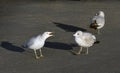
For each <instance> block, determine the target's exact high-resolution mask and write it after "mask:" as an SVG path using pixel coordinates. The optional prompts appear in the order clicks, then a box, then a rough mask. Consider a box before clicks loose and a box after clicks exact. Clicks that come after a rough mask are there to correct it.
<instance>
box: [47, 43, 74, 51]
mask: <svg viewBox="0 0 120 73" xmlns="http://www.w3.org/2000/svg"><path fill="white" fill-rule="evenodd" d="M45 47H48V48H53V49H61V50H71V49H72V45H69V44H65V43H60V42H46V43H45Z"/></svg>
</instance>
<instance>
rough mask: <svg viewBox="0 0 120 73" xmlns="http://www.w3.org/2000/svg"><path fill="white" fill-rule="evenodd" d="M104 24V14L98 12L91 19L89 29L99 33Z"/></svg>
mask: <svg viewBox="0 0 120 73" xmlns="http://www.w3.org/2000/svg"><path fill="white" fill-rule="evenodd" d="M104 24H105V14H104V12H103V11H99V12H98V13H96V15H95V16H94V17H93V18H92V22H91V24H90V28H93V29H95V30H97V33H98V34H99V33H100V29H101V28H103V26H104Z"/></svg>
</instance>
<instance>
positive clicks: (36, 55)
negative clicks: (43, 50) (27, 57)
mask: <svg viewBox="0 0 120 73" xmlns="http://www.w3.org/2000/svg"><path fill="white" fill-rule="evenodd" d="M34 53H35V58H36V59H39V57H38V56H37V52H36V50H35V49H34Z"/></svg>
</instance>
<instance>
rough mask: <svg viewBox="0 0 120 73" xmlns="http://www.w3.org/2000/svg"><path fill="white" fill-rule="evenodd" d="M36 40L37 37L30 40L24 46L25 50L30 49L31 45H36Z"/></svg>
mask: <svg viewBox="0 0 120 73" xmlns="http://www.w3.org/2000/svg"><path fill="white" fill-rule="evenodd" d="M35 39H36V37H33V38H31V39H30V40H28V41H26V42H25V43H24V45H23V46H24V47H25V48H29V47H30V46H31V45H33V44H34V42H35Z"/></svg>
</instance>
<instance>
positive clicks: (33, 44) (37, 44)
mask: <svg viewBox="0 0 120 73" xmlns="http://www.w3.org/2000/svg"><path fill="white" fill-rule="evenodd" d="M52 33H53V32H44V33H43V34H42V35H37V36H34V37H32V38H31V39H29V40H28V41H27V42H25V43H24V45H23V47H25V48H29V49H33V50H34V53H35V57H36V59H39V58H40V57H43V54H42V51H41V48H42V47H43V46H44V44H45V40H46V39H47V38H49V37H51V36H53V35H52ZM37 50H39V53H40V56H38V55H37Z"/></svg>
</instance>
